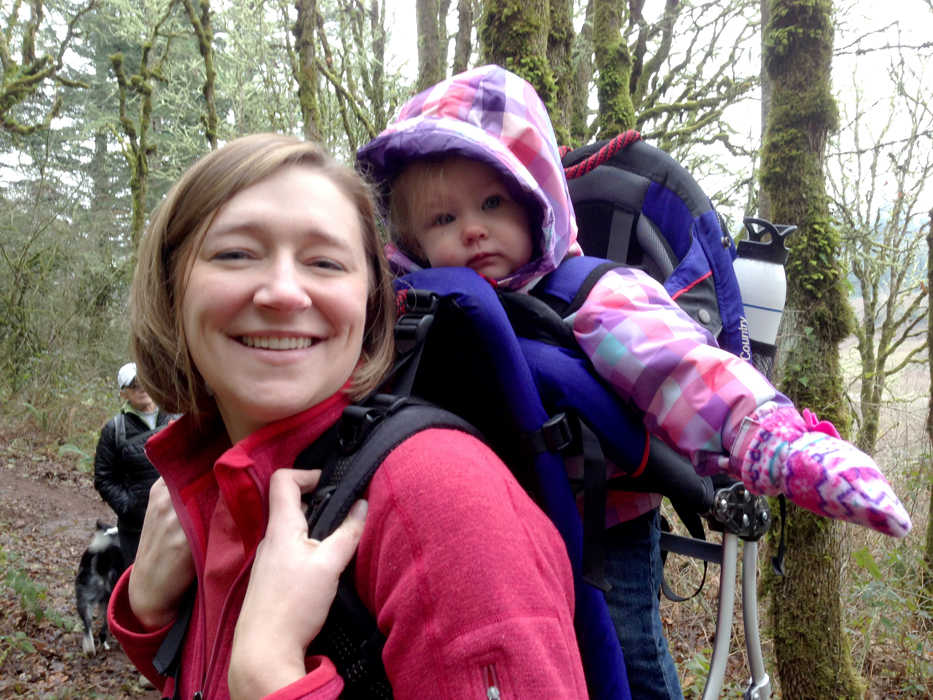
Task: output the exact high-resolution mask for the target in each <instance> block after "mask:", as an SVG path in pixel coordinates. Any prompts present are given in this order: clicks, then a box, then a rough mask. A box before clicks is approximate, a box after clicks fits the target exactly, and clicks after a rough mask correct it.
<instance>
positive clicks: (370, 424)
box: [295, 394, 479, 700]
mask: <svg viewBox="0 0 933 700" xmlns="http://www.w3.org/2000/svg"><path fill="white" fill-rule="evenodd" d="M428 428H449V429H454V430H460V431H463V432H466V433H469V434H471V435H475V436H477V437H478V436H479V435H478V433H477V431H476V429H475V428H473V427H472V426H471V425H470V424H469V423H467V422H466V421H464V420H462V419H461V418H459V417H457V416H456V415H454V414H452V413H450V412H448V411H444V410H442V409H440V408H437V407H436V406H433V405H431V404H427V403H423V402H420V401H416V400H414V399H410V398H407V397H405V398H400V397H397V396H391V395H383V394H377V395H376V396H374V397H372V398H371V399H369V400H368V401H367V402H365V403H364V404H361V405H353V406H349V407H347V408H346V409H345V410H344V414H343V416H342V417H341V419H340V421H339V422H338V424H337V425H336V426H334V428H332V429H331V430H330V431H328V433H326V434H325V435H324V436H322V437H321V438H319V439H318V440H317V441H315V443H314V445H311V446H310V447H309V448H308V449H306V450H304V451H303V452H302V453H301V454H300V455H298V457H297V458H296V460H295V467H296V468H299V469H310V468H321V469H322V472H323V473H322V475H321V483H320V484H319V485H318V487H317V489H315V491H314V493H313V494H312V495H311V501H310V507H309V509H308V529H309V534H310V536H311V537H313V538H315V539H323V538H324V537H326V536H327V535H329V534H330V533H331V532H333V531H334V530H335V529H336V528H337V527H338V526H339V525H340V523H342V522H343V520H344V518H345V517H346V515H347V513H348V511H349V510H350V507H351V506H352V505H353V503H355V502H356V500H357V499H359V498H360V497H362V495H363V493H364V492H365V491H366V488H367V487H368V486H369V482H370V481H371V480H372V477H373V475H374V474H375V473H376V470H377V469H379V467H380V466H381V465H382V462H383V461H384V460H385V458H386V457H387V456H388V454H389V453H390V452H391V451H392V450H393V449H395V447H397V446H398V445H399V444H401V443H402V442H404V441H405V440H407V439H408V438H409V437H411V436H412V435H414V434H416V433H418V432H421V431H422V430H426V429H428ZM384 645H385V637H384V636H383V635H382V633H381V632H380V631H379V628H378V627H377V625H376V620H375V618H374V617H373V616H372V614H371V613H370V612H369V610H367V609H366V607H365V606H364V605H363V602H362V601H361V600H360V597H359V594H358V593H357V591H356V587H355V586H354V583H353V573H352V565H351V567H349V568H348V569H347V570H346V571H345V572H344V574H343V575H342V576H341V578H340V583H339V585H338V589H337V597H336V598H335V599H334V603H333V605H332V606H331V609H330V612H329V613H328V616H327V620H326V621H325V623H324V626H323V628H322V629H321V632H320V633H319V634H318V636H317V637H316V638H315V640H314V641H313V642H312V644H311V650H313V653H315V654H324V655H326V656H328V658H330V659H331V661H333V663H334V665H335V666H336V667H337V670H338V671H339V672H340V675H341V676H342V677H343V679H344V683H345V686H344V691H343V694H342V695H341V697H342V698H374V699H376V700H378V699H379V698H391V697H392V689H391V686H390V685H389V681H388V679H387V678H386V675H385V668H384V667H383V664H382V647H383V646H384Z"/></svg>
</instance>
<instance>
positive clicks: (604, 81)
mask: <svg viewBox="0 0 933 700" xmlns="http://www.w3.org/2000/svg"><path fill="white" fill-rule="evenodd" d="M623 5H624V3H621V2H618V1H617V0H595V2H594V5H593V19H594V22H595V25H596V27H597V28H598V30H597V31H596V32H594V34H593V48H594V53H595V57H596V70H597V71H598V72H599V77H598V78H597V80H596V94H597V97H598V98H599V118H598V123H599V130H598V132H597V137H598V138H611V137H613V136H615V135H616V134H618V133H619V132H620V131H625V130H626V129H633V128H634V127H635V106H634V104H633V103H632V95H631V92H630V91H629V90H630V84H631V81H632V54H631V52H630V51H629V47H628V44H627V43H626V41H625V37H624V36H623V35H622V23H623V20H624V15H625V9H624V7H623Z"/></svg>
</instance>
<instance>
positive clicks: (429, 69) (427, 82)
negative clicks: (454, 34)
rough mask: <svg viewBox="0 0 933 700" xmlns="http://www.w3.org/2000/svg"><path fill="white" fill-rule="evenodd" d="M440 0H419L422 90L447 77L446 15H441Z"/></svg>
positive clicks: (416, 13)
mask: <svg viewBox="0 0 933 700" xmlns="http://www.w3.org/2000/svg"><path fill="white" fill-rule="evenodd" d="M443 4H444V3H441V2H438V0H418V2H417V3H416V5H415V18H416V22H417V24H418V83H417V86H416V91H417V92H420V91H422V90H426V89H427V88H429V87H431V86H432V85H435V84H437V83H439V82H441V81H442V80H443V79H444V78H445V77H446V70H447V52H446V51H445V48H446V47H447V43H446V41H445V37H446V33H447V32H446V22H445V20H446V17H442V16H441V6H442V5H443Z"/></svg>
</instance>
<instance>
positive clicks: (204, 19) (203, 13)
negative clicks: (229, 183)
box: [184, 0, 218, 151]
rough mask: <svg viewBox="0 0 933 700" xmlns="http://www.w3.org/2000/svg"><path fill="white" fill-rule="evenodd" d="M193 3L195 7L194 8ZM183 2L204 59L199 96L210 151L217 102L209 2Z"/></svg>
mask: <svg viewBox="0 0 933 700" xmlns="http://www.w3.org/2000/svg"><path fill="white" fill-rule="evenodd" d="M195 1H196V2H197V6H195ZM195 1H193V0H184V2H185V12H187V13H188V20H189V21H190V22H191V28H192V29H193V30H194V35H195V37H196V38H197V40H198V51H200V52H201V58H203V59H204V85H202V86H201V94H202V95H204V114H202V115H201V123H202V124H203V125H204V138H206V139H207V143H208V144H210V147H211V150H212V151H213V150H214V149H215V148H217V136H218V133H217V132H218V121H217V102H216V100H215V98H214V92H215V91H214V87H215V84H216V82H217V71H216V70H215V69H214V30H213V29H212V28H211V14H212V12H211V3H210V0H195Z"/></svg>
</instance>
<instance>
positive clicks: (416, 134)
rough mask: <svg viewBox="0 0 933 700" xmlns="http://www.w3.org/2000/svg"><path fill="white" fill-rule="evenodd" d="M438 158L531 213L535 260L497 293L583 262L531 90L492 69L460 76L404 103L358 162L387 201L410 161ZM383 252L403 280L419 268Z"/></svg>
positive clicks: (398, 254) (542, 113) (548, 131)
mask: <svg viewBox="0 0 933 700" xmlns="http://www.w3.org/2000/svg"><path fill="white" fill-rule="evenodd" d="M441 153H446V154H450V155H458V156H463V157H466V158H471V159H475V160H479V161H482V162H484V163H486V164H488V165H490V166H491V167H493V168H494V169H495V170H497V171H498V172H499V173H500V174H501V175H502V177H503V179H504V181H505V183H506V185H507V186H508V188H509V190H510V191H511V192H512V194H513V196H515V197H516V198H517V199H518V200H519V201H521V202H523V203H524V204H525V205H526V206H527V207H528V209H529V212H530V213H531V221H532V222H533V227H534V228H533V230H532V234H533V235H537V236H538V238H537V240H536V241H535V246H534V250H535V257H533V259H532V260H531V261H530V262H529V263H528V264H527V265H524V266H523V267H521V268H519V269H518V270H516V271H515V273H514V274H513V275H511V276H509V277H507V278H505V279H502V280H500V281H499V285H500V286H503V287H506V288H508V289H522V288H526V287H527V286H529V285H530V284H531V283H533V282H534V281H535V280H537V279H539V278H541V277H542V276H543V275H545V274H547V273H548V272H550V271H551V270H553V269H554V268H555V267H556V266H557V265H558V264H559V263H560V261H561V260H562V259H563V258H564V257H565V256H566V255H567V254H570V255H579V254H580V249H579V246H577V245H576V238H577V225H576V221H575V219H574V215H573V205H572V204H571V202H570V193H569V192H568V189H567V180H566V178H565V177H564V169H563V167H562V166H561V162H560V154H559V152H558V150H557V140H556V138H555V136H554V129H553V127H552V126H551V120H550V119H549V117H548V114H547V110H546V109H545V107H544V104H543V103H542V102H541V99H540V98H539V97H538V94H537V93H536V92H535V90H534V88H533V87H532V86H531V85H530V84H529V83H527V82H525V81H524V80H523V79H521V78H519V77H518V76H517V75H515V74H514V73H510V72H509V71H507V70H505V69H504V68H500V67H499V66H492V65H490V66H482V67H480V68H475V69H473V70H470V71H467V72H465V73H461V74H459V75H455V76H454V77H452V78H449V79H448V80H445V81H444V82H442V83H438V84H437V85H435V86H434V87H432V88H429V89H427V90H425V91H424V92H421V93H419V94H418V95H415V96H414V97H413V98H412V99H411V100H409V101H408V102H407V103H405V104H404V105H403V106H402V108H401V110H400V112H399V115H398V117H397V118H396V119H395V121H394V122H392V124H390V125H389V126H388V127H387V128H386V129H385V131H383V132H382V133H381V134H379V136H377V137H376V138H375V139H373V140H372V141H370V142H369V143H368V144H366V145H365V146H363V147H362V148H361V149H360V150H359V152H358V153H357V161H358V166H359V168H360V170H361V171H362V172H363V173H364V174H365V175H367V176H368V177H369V178H370V179H371V180H372V181H373V182H374V183H376V185H377V186H379V187H380V188H381V189H382V192H383V194H386V193H387V192H388V189H389V187H390V186H391V183H392V180H393V179H394V178H395V176H396V175H398V174H399V173H400V172H401V171H402V169H403V168H404V167H405V166H406V165H407V164H409V163H410V162H411V161H412V160H414V159H416V158H420V157H423V156H430V155H437V154H441ZM534 222H536V223H537V225H535V224H534ZM386 252H387V253H388V256H389V260H390V262H391V263H392V264H393V266H394V267H395V268H396V269H398V270H400V271H401V272H411V271H413V270H418V269H420V267H421V266H420V265H419V264H418V263H417V262H416V261H415V260H413V259H412V258H411V257H409V256H408V255H406V254H405V252H404V251H403V250H400V249H398V248H397V247H396V246H395V245H393V244H391V243H390V244H389V245H387V246H386Z"/></svg>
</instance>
